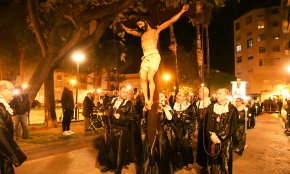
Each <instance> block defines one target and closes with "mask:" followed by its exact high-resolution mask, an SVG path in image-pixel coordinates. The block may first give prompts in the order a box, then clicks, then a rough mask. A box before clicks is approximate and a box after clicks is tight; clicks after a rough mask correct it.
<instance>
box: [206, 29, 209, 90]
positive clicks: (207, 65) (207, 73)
mask: <svg viewBox="0 0 290 174" xmlns="http://www.w3.org/2000/svg"><path fill="white" fill-rule="evenodd" d="M205 34H206V68H207V69H206V70H207V72H206V75H207V85H208V88H210V81H209V77H210V52H209V33H208V26H206V27H205Z"/></svg>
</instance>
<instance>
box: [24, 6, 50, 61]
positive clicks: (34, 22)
mask: <svg viewBox="0 0 290 174" xmlns="http://www.w3.org/2000/svg"><path fill="white" fill-rule="evenodd" d="M27 5H28V11H29V16H30V19H31V24H32V28H33V31H34V33H35V35H36V38H37V41H38V43H39V46H40V49H41V52H42V56H43V57H45V56H46V53H47V44H46V41H45V38H44V35H43V31H42V29H41V27H40V24H39V21H38V17H37V12H36V4H35V0H28V3H27Z"/></svg>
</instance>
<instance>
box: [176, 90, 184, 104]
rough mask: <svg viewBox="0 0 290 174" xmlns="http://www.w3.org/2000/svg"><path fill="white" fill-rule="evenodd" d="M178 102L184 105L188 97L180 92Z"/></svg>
mask: <svg viewBox="0 0 290 174" xmlns="http://www.w3.org/2000/svg"><path fill="white" fill-rule="evenodd" d="M176 101H177V102H178V103H182V102H185V101H186V95H185V93H184V92H178V94H177V95H176Z"/></svg>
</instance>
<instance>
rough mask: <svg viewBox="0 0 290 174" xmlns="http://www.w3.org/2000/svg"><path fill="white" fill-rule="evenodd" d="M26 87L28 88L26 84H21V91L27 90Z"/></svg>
mask: <svg viewBox="0 0 290 174" xmlns="http://www.w3.org/2000/svg"><path fill="white" fill-rule="evenodd" d="M27 86H28V85H27V84H26V83H23V84H22V89H23V91H24V90H25V89H26V88H27Z"/></svg>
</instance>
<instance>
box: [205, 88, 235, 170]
mask: <svg viewBox="0 0 290 174" xmlns="http://www.w3.org/2000/svg"><path fill="white" fill-rule="evenodd" d="M228 95H229V91H228V90H227V89H225V88H221V89H218V91H217V94H216V97H217V103H215V104H214V105H210V106H209V107H208V112H207V115H206V119H207V122H206V125H205V126H206V132H205V133H207V136H208V138H209V141H210V142H209V152H210V154H211V156H210V157H209V159H208V164H209V166H208V169H209V172H210V173H211V174H216V173H223V174H231V173H232V169H233V156H232V151H233V149H232V138H233V136H234V135H235V131H236V127H237V119H238V110H237V108H236V107H235V106H234V105H232V104H230V103H229V101H228V100H227V96H228Z"/></svg>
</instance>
